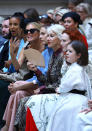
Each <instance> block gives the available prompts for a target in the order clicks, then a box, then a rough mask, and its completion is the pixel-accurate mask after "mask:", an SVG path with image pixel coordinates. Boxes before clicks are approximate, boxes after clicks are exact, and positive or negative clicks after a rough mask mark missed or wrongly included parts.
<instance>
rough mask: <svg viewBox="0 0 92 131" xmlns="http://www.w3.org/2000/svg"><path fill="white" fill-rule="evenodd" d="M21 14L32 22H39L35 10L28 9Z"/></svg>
mask: <svg viewBox="0 0 92 131" xmlns="http://www.w3.org/2000/svg"><path fill="white" fill-rule="evenodd" d="M23 14H24V17H25V18H27V19H30V20H31V21H32V22H38V21H39V13H38V11H37V10H36V9H35V8H29V9H27V10H25V11H24V13H23Z"/></svg>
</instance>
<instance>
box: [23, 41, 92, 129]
mask: <svg viewBox="0 0 92 131" xmlns="http://www.w3.org/2000/svg"><path fill="white" fill-rule="evenodd" d="M66 62H67V64H69V65H70V66H69V68H68V70H67V72H66V74H65V75H64V76H63V77H62V78H61V83H60V85H59V87H58V88H57V89H56V92H57V93H56V94H50V95H49V94H44V95H34V96H31V97H30V98H29V100H28V101H27V103H26V105H25V106H26V107H28V108H29V109H28V110H30V114H29V113H28V114H27V119H26V123H27V126H26V131H31V130H32V128H33V123H34V122H35V124H36V130H39V131H43V130H45V131H56V130H57V129H58V131H61V130H63V131H68V130H71V131H74V130H75V127H76V123H75V121H76V116H77V114H78V112H80V111H81V109H83V108H85V107H86V106H87V99H88V97H90V96H89V93H88V92H89V91H90V87H89V86H88V85H89V84H90V81H89V78H88V75H87V74H86V72H85V70H84V66H86V65H87V64H88V50H87V48H86V46H85V44H83V43H81V42H80V41H73V42H71V43H70V44H69V45H68V46H67V52H66ZM85 92H87V94H88V97H86V96H85ZM28 112H29V111H28ZM29 117H30V119H29ZM30 122H31V123H30ZM61 123H62V124H61Z"/></svg>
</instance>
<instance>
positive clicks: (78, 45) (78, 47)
mask: <svg viewBox="0 0 92 131" xmlns="http://www.w3.org/2000/svg"><path fill="white" fill-rule="evenodd" d="M69 45H71V46H72V48H73V49H74V50H75V52H76V54H79V53H80V54H81V56H80V58H79V59H78V61H77V63H78V64H79V65H81V66H86V65H87V64H88V50H87V48H86V46H85V44H83V43H82V42H80V41H77V40H75V41H72V42H71V43H70V44H69Z"/></svg>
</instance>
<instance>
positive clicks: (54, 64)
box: [2, 23, 64, 131]
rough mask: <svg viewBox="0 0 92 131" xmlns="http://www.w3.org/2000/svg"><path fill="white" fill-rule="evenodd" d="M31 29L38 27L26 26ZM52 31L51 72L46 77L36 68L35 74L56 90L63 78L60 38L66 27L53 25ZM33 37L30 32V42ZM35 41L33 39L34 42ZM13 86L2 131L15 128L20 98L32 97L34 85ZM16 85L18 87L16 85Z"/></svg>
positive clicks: (36, 36) (50, 42) (30, 83)
mask: <svg viewBox="0 0 92 131" xmlns="http://www.w3.org/2000/svg"><path fill="white" fill-rule="evenodd" d="M31 28H32V29H34V28H37V27H36V26H34V24H32V23H29V24H28V25H27V26H26V30H28V31H29V30H30V29H31ZM49 28H50V27H49ZM50 29H51V30H53V33H52V34H50V36H49V37H50V38H52V39H50V41H49V45H48V47H50V48H52V49H53V50H54V53H53V55H52V58H51V61H50V64H49V71H48V73H47V76H46V75H44V74H42V72H41V71H40V70H39V69H38V68H36V69H37V72H35V73H36V74H38V73H40V75H39V79H38V80H39V81H40V82H42V83H44V84H45V83H46V84H47V85H48V87H51V84H53V87H54V88H55V87H57V85H58V84H59V83H60V78H61V72H60V69H61V66H62V63H63V58H62V55H61V51H62V49H61V45H60V42H61V40H60V38H61V33H62V31H63V30H64V27H63V26H61V25H53V26H52V27H51V28H50ZM54 30H55V33H54ZM49 31H50V30H49ZM37 32H38V31H35V32H34V34H33V35H34V38H35V39H37V38H38V35H37ZM29 34H30V35H29ZM31 35H32V34H31V32H30V33H29V32H28V39H29V40H31V39H32V38H30V37H31ZM29 36H30V37H29ZM35 39H33V41H34V40H35ZM35 42H36V40H35ZM52 43H53V44H52ZM32 44H33V43H32V42H31V46H32ZM33 45H34V44H33ZM34 46H35V45H34ZM37 47H38V45H37V42H36V48H37ZM28 63H29V62H28ZM30 64H31V63H29V65H28V67H29V68H30ZM37 78H38V77H37ZM12 85H13V84H11V85H10V86H9V91H10V92H11V94H12V95H11V96H10V99H9V101H8V104H7V107H6V111H5V114H4V120H5V121H6V125H5V126H4V127H3V129H2V130H3V131H7V130H8V131H12V130H13V126H14V125H13V123H14V119H15V112H16V107H17V104H18V102H19V100H20V98H23V97H24V96H29V95H31V85H33V84H32V82H28V83H26V86H22V85H21V86H20V87H16V86H15V87H14V88H13V86H12ZM15 85H16V83H15ZM34 86H35V85H34ZM33 89H35V88H34V87H33ZM11 108H12V109H11ZM7 112H8V116H7ZM11 114H12V115H11Z"/></svg>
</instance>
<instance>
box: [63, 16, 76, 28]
mask: <svg viewBox="0 0 92 131" xmlns="http://www.w3.org/2000/svg"><path fill="white" fill-rule="evenodd" d="M77 26H78V23H76V22H74V20H73V19H72V18H71V17H67V18H65V19H64V27H65V28H66V29H73V28H77Z"/></svg>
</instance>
